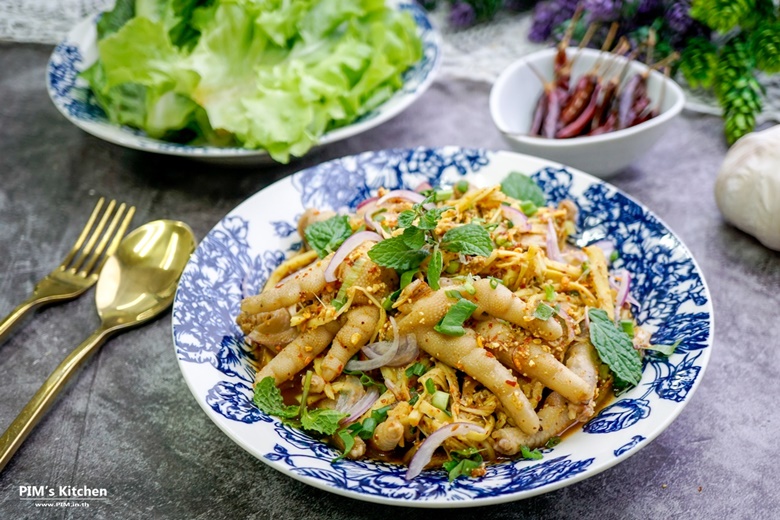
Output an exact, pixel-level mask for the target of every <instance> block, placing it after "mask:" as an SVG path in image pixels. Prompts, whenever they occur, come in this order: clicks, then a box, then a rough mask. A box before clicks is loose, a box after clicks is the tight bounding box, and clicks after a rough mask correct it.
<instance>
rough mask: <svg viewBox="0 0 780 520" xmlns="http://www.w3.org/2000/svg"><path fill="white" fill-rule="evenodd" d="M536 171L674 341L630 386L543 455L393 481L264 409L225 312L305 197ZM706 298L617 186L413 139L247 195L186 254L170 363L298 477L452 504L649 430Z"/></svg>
mask: <svg viewBox="0 0 780 520" xmlns="http://www.w3.org/2000/svg"><path fill="white" fill-rule="evenodd" d="M511 171H522V172H525V173H528V174H533V178H534V180H535V181H536V182H537V183H538V184H539V185H540V186H541V187H542V189H543V190H544V191H545V193H546V195H547V198H548V201H550V202H553V203H554V202H557V201H559V200H562V199H564V198H568V199H572V200H574V201H575V202H576V203H577V205H578V206H579V208H580V212H579V217H578V230H579V231H578V235H577V236H576V237H575V238H576V240H577V242H578V243H580V244H581V245H587V244H589V243H593V242H596V241H599V240H602V239H605V238H607V239H609V240H612V241H613V243H614V244H615V246H616V249H617V251H618V252H619V259H618V260H617V261H616V266H615V267H617V268H626V269H628V270H630V271H631V273H632V274H633V275H634V280H635V281H634V283H633V285H632V288H631V292H632V296H633V297H634V298H635V299H636V300H637V301H639V302H641V306H640V307H637V308H635V309H634V311H635V312H636V315H637V317H638V320H639V322H640V323H642V324H643V325H644V326H645V327H646V328H647V329H648V330H650V331H651V332H652V342H653V343H655V344H673V343H675V342H677V341H679V342H680V343H679V346H678V347H677V349H676V351H675V353H674V354H673V355H672V356H671V357H669V358H666V357H664V356H661V355H649V356H646V361H645V367H644V373H643V378H642V381H641V382H640V384H639V385H638V386H637V387H635V388H633V389H631V390H630V391H628V392H626V393H624V394H622V395H620V396H619V397H618V398H617V399H616V400H615V402H614V403H612V404H610V405H609V406H607V407H606V408H604V409H603V410H602V411H601V412H600V413H599V414H598V415H597V416H596V417H594V418H593V419H591V420H590V421H589V422H588V423H586V424H585V425H584V426H582V427H581V428H579V429H578V431H576V432H574V433H573V434H571V435H567V437H566V439H565V441H564V442H562V443H561V444H560V445H558V446H556V447H555V448H552V449H547V450H544V451H545V457H544V459H543V460H540V461H527V460H520V461H514V462H502V463H498V464H492V465H489V466H488V469H487V474H486V475H485V477H484V478H481V479H478V480H473V479H458V480H456V481H454V482H448V481H447V476H446V474H445V472H444V471H441V470H439V471H426V472H424V473H423V474H422V475H421V476H419V477H417V478H416V479H414V480H412V481H410V482H407V481H406V480H404V474H405V468H403V467H399V466H397V465H392V464H384V463H380V462H372V461H350V460H342V461H339V462H337V463H334V464H332V463H331V460H333V459H334V458H335V457H336V456H337V455H338V453H337V452H336V451H335V450H334V449H333V448H331V447H330V446H328V445H326V444H324V443H322V442H320V441H317V440H315V439H313V438H311V437H309V436H308V435H306V434H304V433H303V432H301V431H298V430H296V429H294V428H291V427H289V426H286V425H283V424H282V423H281V422H280V421H279V420H278V419H276V418H273V417H269V416H268V415H266V414H264V413H263V412H261V411H260V410H258V409H257V408H256V407H255V406H254V404H253V403H252V382H253V380H254V372H255V360H254V358H253V356H252V352H251V351H250V350H248V349H247V348H246V347H245V346H244V341H243V336H242V333H241V331H240V329H239V328H238V326H237V325H236V324H235V321H234V318H235V316H236V315H237V314H238V309H239V303H240V300H241V298H242V296H243V295H245V294H250V293H255V292H257V291H258V290H259V288H260V287H262V285H263V282H264V281H265V280H266V279H267V277H268V275H269V273H270V272H271V271H272V270H273V269H274V268H275V267H276V266H277V265H279V263H280V262H282V261H283V259H284V258H285V257H286V255H288V254H289V253H290V252H292V251H295V250H297V249H299V248H300V247H301V243H300V241H299V238H298V236H297V233H296V228H295V223H296V220H297V218H298V217H299V216H300V214H301V213H302V212H303V210H304V209H305V208H308V207H318V208H321V209H323V208H324V209H332V210H336V211H345V210H350V209H354V208H355V206H356V205H357V204H358V203H359V202H360V201H361V200H363V199H364V198H366V197H368V196H370V195H371V194H373V193H374V192H375V191H376V189H377V188H379V187H380V186H385V187H387V188H414V187H416V186H417V185H419V184H420V183H421V182H423V181H427V182H429V183H431V184H432V185H434V186H439V185H448V184H453V183H455V182H457V181H458V180H460V179H462V178H465V179H467V180H469V181H470V182H473V183H475V184H478V185H490V184H495V183H498V182H500V181H501V180H502V179H503V178H504V177H505V176H506V175H507V174H508V173H510V172H511ZM712 327H713V323H712V306H711V299H710V295H709V292H708V290H707V286H706V283H705V281H704V278H703V276H702V274H701V272H700V270H699V268H698V266H697V265H696V263H695V261H694V259H693V258H692V256H691V254H690V252H689V251H688V249H687V248H686V247H685V245H684V244H682V242H681V241H680V239H679V238H677V236H676V235H675V234H674V233H673V232H672V231H670V230H669V229H668V228H667V227H666V225H665V224H664V223H663V222H662V221H660V220H659V219H658V218H657V217H656V216H655V215H653V214H652V213H651V212H650V211H648V210H647V209H646V208H644V207H643V206H641V205H640V204H639V203H637V202H635V201H634V200H632V199H631V198H629V197H628V196H626V195H624V194H623V193H621V192H620V191H619V190H617V189H616V188H614V187H612V186H610V185H609V184H606V183H604V182H602V181H599V180H597V179H595V178H594V177H591V176H589V175H587V174H584V173H580V172H577V171H574V170H571V169H568V168H565V167H562V166H560V165H555V164H550V163H549V162H547V161H545V160H542V159H537V158H533V157H528V156H524V155H519V154H514V153H508V152H491V151H487V150H480V149H464V148H457V147H447V148H435V149H432V148H415V149H402V150H385V151H379V152H366V153H363V154H360V155H356V156H350V157H344V158H341V159H337V160H333V161H330V162H326V163H323V164H320V165H318V166H315V167H312V168H309V169H306V170H303V171H301V172H298V173H296V174H294V175H293V176H291V177H288V178H286V179H283V180H281V181H279V182H277V183H275V184H273V185H271V186H269V187H268V188H266V189H265V190H263V191H261V192H259V193H257V194H255V195H254V196H252V197H250V198H249V199H248V200H247V201H245V202H244V203H243V204H241V205H240V206H238V207H237V208H236V209H235V210H233V211H232V212H231V213H230V214H228V215H227V216H226V217H225V218H224V219H223V220H222V221H221V222H220V223H219V224H217V226H216V227H215V228H214V229H213V230H212V231H211V232H210V233H209V234H208V235H207V236H206V237H205V238H204V240H203V241H202V242H201V244H200V246H199V247H198V249H197V251H196V252H195V254H194V255H193V257H192V259H191V261H190V263H189V265H188V266H187V268H186V270H185V272H184V274H183V276H182V278H181V281H180V285H179V290H178V292H177V295H176V300H175V302H174V309H173V337H174V343H175V347H176V355H177V357H178V359H179V365H180V368H181V370H182V373H183V375H184V378H185V380H186V381H187V383H188V385H189V387H190V390H191V391H192V393H193V395H194V396H195V399H196V400H197V401H198V402H199V403H200V405H201V406H202V407H203V409H204V410H205V411H206V413H207V414H208V415H209V417H210V418H211V419H212V420H213V421H214V422H215V423H216V424H217V425H218V426H219V427H220V428H221V429H222V430H223V431H224V432H225V433H226V434H228V435H229V436H230V437H231V438H232V439H233V440H234V441H236V442H237V443H238V444H239V445H241V446H242V447H243V448H245V449H246V450H248V451H249V452H250V453H252V454H253V455H255V456H257V457H258V458H260V459H261V460H263V461H264V462H266V463H268V464H270V465H271V466H272V467H274V468H276V469H278V470H280V471H281V472H283V473H285V474H287V475H290V476H292V477H294V478H297V479H299V480H302V481H303V482H306V483H307V484H311V485H313V486H316V487H319V488H322V489H325V490H328V491H332V492H335V493H339V494H343V495H347V496H350V497H353V498H358V499H364V500H370V501H375V502H384V503H393V504H406V505H414V506H419V507H452V506H454V505H458V506H473V505H485V504H490V503H498V502H505V501H509V500H516V499H520V498H524V497H529V496H532V495H535V494H539V493H544V492H547V491H551V490H553V489H557V488H560V487H562V486H565V485H568V484H571V483H574V482H576V481H578V480H581V479H583V478H586V477H588V476H590V475H593V474H595V473H598V472H600V471H602V470H603V469H605V468H607V467H610V466H612V465H614V464H616V463H618V462H620V461H621V460H623V459H625V458H626V457H628V456H630V455H631V454H633V453H635V452H636V451H637V450H638V449H640V448H641V447H643V446H645V445H646V444H647V443H648V442H650V441H651V440H652V439H653V438H655V437H656V436H657V435H658V434H660V433H661V432H662V431H663V430H664V429H665V428H666V427H667V426H668V425H669V424H670V423H671V421H672V420H674V418H675V417H676V416H677V415H678V414H679V413H680V412H681V411H682V409H683V407H684V406H685V404H686V403H687V402H688V401H689V400H690V399H691V396H692V394H693V391H694V390H695V388H696V385H697V384H698V383H699V381H700V380H701V377H702V373H703V370H704V368H705V366H706V365H707V361H708V360H709V355H710V350H711V347H712Z"/></svg>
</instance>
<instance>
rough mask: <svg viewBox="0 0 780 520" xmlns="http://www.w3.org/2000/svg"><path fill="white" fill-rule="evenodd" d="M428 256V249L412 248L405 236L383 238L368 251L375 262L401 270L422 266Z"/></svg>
mask: <svg viewBox="0 0 780 520" xmlns="http://www.w3.org/2000/svg"><path fill="white" fill-rule="evenodd" d="M427 256H428V252H427V251H423V250H420V249H410V248H409V246H407V245H406V243H405V242H404V237H403V236H397V237H393V238H388V239H387V240H382V241H381V242H379V243H378V244H376V245H374V247H372V248H371V249H369V251H368V257H369V258H370V259H371V260H373V261H374V263H375V264H377V265H381V266H383V267H390V268H392V269H397V270H399V271H408V270H410V269H416V268H418V267H420V264H421V263H422V261H423V260H425V258H426V257H427Z"/></svg>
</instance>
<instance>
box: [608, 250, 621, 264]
mask: <svg viewBox="0 0 780 520" xmlns="http://www.w3.org/2000/svg"><path fill="white" fill-rule="evenodd" d="M618 258H620V253H618V250H617V249H615V250H613V251H612V253H611V254H610V255H609V261H610V262H615V261H616V260H617V259H618Z"/></svg>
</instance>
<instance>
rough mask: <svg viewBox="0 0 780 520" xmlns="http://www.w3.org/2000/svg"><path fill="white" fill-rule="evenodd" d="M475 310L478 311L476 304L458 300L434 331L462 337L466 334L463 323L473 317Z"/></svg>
mask: <svg viewBox="0 0 780 520" xmlns="http://www.w3.org/2000/svg"><path fill="white" fill-rule="evenodd" d="M475 310H477V305H476V304H474V303H472V302H470V301H468V300H465V299H464V300H458V301H457V303H455V305H453V306H452V307H450V310H448V311H447V314H445V315H444V317H443V318H442V319H441V321H440V322H439V323H438V324H437V325H435V326H434V327H433V329H434V330H435V331H436V332H439V333H441V334H446V335H448V336H462V335H464V334H465V333H466V329H464V328H463V323H464V322H465V321H466V320H467V319H469V318H470V317H471V315H472V314H473V313H474V311H475Z"/></svg>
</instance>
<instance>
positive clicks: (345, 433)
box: [331, 430, 356, 463]
mask: <svg viewBox="0 0 780 520" xmlns="http://www.w3.org/2000/svg"><path fill="white" fill-rule="evenodd" d="M355 435H356V434H355V433H353V432H351V431H350V430H341V431H340V432H339V433H338V436H339V438H340V439H341V441H342V442H343V443H344V451H343V452H342V453H341V455H339V456H338V457H336V458H335V459H333V460H332V461H331V463H334V462H338V461H340V460H341V459H343V458H344V457H346V456H347V454H348V453H349V452H350V451H352V448H354V447H355Z"/></svg>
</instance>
